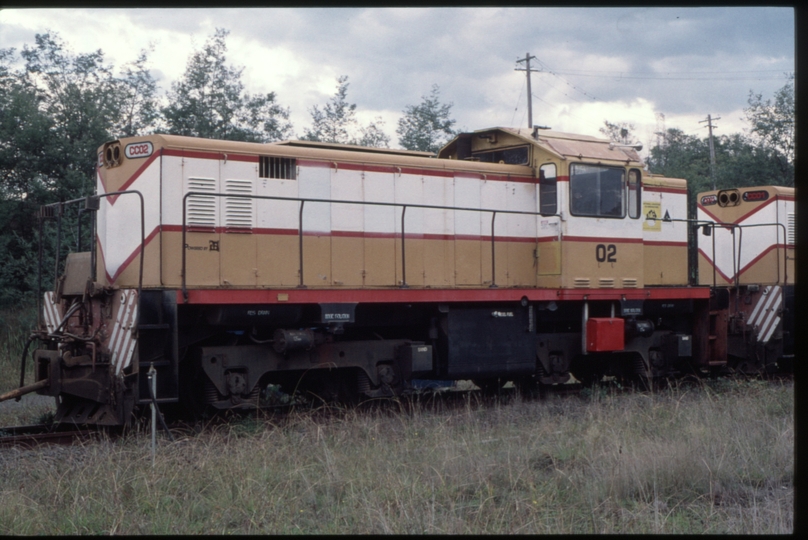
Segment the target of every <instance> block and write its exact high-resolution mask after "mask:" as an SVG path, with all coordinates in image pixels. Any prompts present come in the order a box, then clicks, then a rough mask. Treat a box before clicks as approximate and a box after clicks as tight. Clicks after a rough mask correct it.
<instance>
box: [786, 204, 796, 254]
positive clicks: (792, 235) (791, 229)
mask: <svg viewBox="0 0 808 540" xmlns="http://www.w3.org/2000/svg"><path fill="white" fill-rule="evenodd" d="M787 234H788V238H787V240H786V243H787V244H789V245H792V246H793V245H795V244H796V243H797V217H796V216H795V215H794V212H789V213H788V232H787Z"/></svg>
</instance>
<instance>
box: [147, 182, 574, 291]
mask: <svg viewBox="0 0 808 540" xmlns="http://www.w3.org/2000/svg"><path fill="white" fill-rule="evenodd" d="M194 196H196V197H227V198H228V199H249V200H253V199H257V200H273V201H290V202H299V203H300V209H299V212H298V261H299V262H298V272H299V275H300V278H299V282H298V285H297V287H298V288H301V289H303V288H306V285H305V283H304V282H303V207H304V205H305V204H306V203H323V204H356V205H361V206H384V207H395V208H398V207H401V208H402V210H401V285H400V286H399V287H400V288H402V289H406V288H409V285H407V264H406V242H405V216H406V213H407V208H422V209H429V210H453V211H460V212H491V213H492V215H491V285H490V288H496V287H497V284H496V237H495V236H494V232H495V231H494V223H495V220H496V217H497V214H517V215H526V216H542V217H557V218H559V219H561V216H560V215H559V214H543V213H541V212H531V211H526V210H501V209H494V208H468V207H461V206H439V205H428V204H415V203H395V202H376V201H350V200H341V199H315V198H304V197H280V196H274V195H245V194H235V193H209V192H199V191H189V192H187V193H186V194H185V195H184V196H183V198H182V248H183V249H182V295H183V299H184V301H185V302H188V285H187V273H186V269H187V266H186V252H187V250H186V249H185V245H186V233H187V230H188V223H187V217H188V198H189V197H194ZM558 236H559V240H560V236H561V228H560V227H559V230H558ZM142 262H143V258H142V257H141V264H142Z"/></svg>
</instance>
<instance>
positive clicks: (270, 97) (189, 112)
mask: <svg viewBox="0 0 808 540" xmlns="http://www.w3.org/2000/svg"><path fill="white" fill-rule="evenodd" d="M228 34H229V32H228V31H227V30H224V29H221V28H218V29H216V32H215V34H214V35H213V36H212V37H210V38H209V39H208V40H207V41H206V42H205V45H204V46H203V47H202V49H201V50H199V51H196V52H194V53H193V54H192V55H191V57H190V59H189V60H188V65H187V67H186V69H185V73H184V74H183V76H182V78H181V79H180V80H179V81H177V82H175V83H174V84H172V85H171V91H170V92H169V94H168V101H169V105H168V106H166V107H164V108H163V109H162V113H163V116H164V118H165V122H166V125H167V130H168V132H169V133H172V134H176V135H187V136H191V137H207V138H213V139H229V140H237V141H250V142H270V141H277V140H281V139H286V138H289V136H290V135H291V132H292V125H291V124H290V123H289V109H284V108H282V107H281V106H280V105H278V104H277V102H276V96H275V93H274V92H269V93H267V94H263V95H258V96H252V95H250V94H248V93H245V92H244V84H243V83H242V82H241V74H242V72H243V71H244V68H243V67H242V68H235V67H233V66H230V65H227V64H226V53H227V44H226V38H227V35H228Z"/></svg>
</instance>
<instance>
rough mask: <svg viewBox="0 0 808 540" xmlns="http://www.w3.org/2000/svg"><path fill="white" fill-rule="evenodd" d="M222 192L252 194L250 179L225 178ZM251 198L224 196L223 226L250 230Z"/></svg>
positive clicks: (231, 228) (251, 224)
mask: <svg viewBox="0 0 808 540" xmlns="http://www.w3.org/2000/svg"><path fill="white" fill-rule="evenodd" d="M224 192H225V193H227V194H233V195H252V194H253V184H252V182H251V181H250V180H225V187H224ZM254 202H255V201H254V200H253V199H243V198H241V197H239V198H235V197H225V198H224V226H225V227H226V228H227V230H228V231H231V232H232V231H240V232H250V231H251V230H252V226H253V206H254Z"/></svg>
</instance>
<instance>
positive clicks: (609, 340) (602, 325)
mask: <svg viewBox="0 0 808 540" xmlns="http://www.w3.org/2000/svg"><path fill="white" fill-rule="evenodd" d="M625 335H626V334H625V321H624V320H623V319H620V318H618V317H592V318H591V319H588V320H587V321H586V350H587V352H608V351H622V350H623V349H624V348H625V346H626V344H625Z"/></svg>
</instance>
